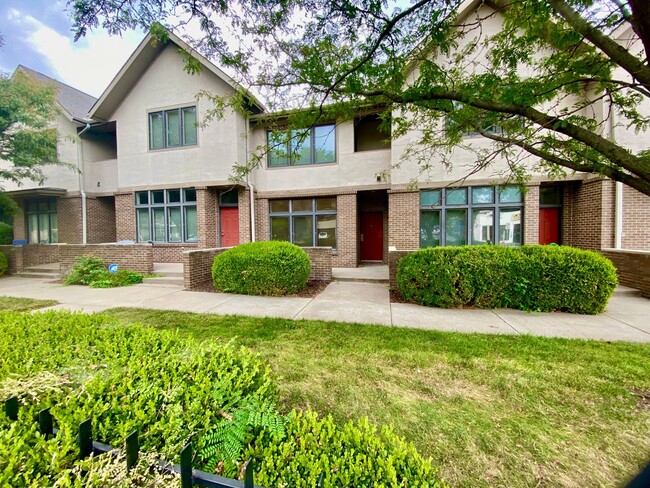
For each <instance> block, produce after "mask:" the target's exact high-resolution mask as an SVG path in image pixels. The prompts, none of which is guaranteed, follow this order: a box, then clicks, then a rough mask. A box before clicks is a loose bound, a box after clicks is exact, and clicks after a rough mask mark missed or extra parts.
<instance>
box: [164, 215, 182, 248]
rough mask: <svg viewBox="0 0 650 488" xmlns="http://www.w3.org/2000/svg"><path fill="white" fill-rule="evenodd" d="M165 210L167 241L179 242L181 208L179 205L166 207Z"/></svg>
mask: <svg viewBox="0 0 650 488" xmlns="http://www.w3.org/2000/svg"><path fill="white" fill-rule="evenodd" d="M167 212H168V213H167V218H168V219H169V222H168V226H169V232H168V236H169V242H181V240H182V236H181V209H180V207H176V208H168V209H167Z"/></svg>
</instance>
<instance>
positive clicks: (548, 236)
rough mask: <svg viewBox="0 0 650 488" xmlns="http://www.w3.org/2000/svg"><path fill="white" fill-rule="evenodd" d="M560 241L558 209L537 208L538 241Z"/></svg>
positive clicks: (556, 242)
mask: <svg viewBox="0 0 650 488" xmlns="http://www.w3.org/2000/svg"><path fill="white" fill-rule="evenodd" d="M552 242H554V243H555V244H559V243H560V209H559V208H540V209H539V243H540V244H550V243H552Z"/></svg>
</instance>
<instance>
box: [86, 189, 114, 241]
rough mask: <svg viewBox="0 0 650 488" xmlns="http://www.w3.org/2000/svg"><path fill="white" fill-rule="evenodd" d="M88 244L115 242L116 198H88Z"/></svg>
mask: <svg viewBox="0 0 650 488" xmlns="http://www.w3.org/2000/svg"><path fill="white" fill-rule="evenodd" d="M86 215H87V218H88V222H87V232H88V244H102V243H105V242H115V199H114V198H112V197H101V198H91V197H88V199H87V200H86Z"/></svg>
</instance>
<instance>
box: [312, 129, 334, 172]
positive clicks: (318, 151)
mask: <svg viewBox="0 0 650 488" xmlns="http://www.w3.org/2000/svg"><path fill="white" fill-rule="evenodd" d="M314 155H315V161H314V162H316V163H333V162H334V161H336V130H335V126H334V125H322V126H320V127H314Z"/></svg>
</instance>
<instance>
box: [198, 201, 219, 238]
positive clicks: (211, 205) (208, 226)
mask: <svg viewBox="0 0 650 488" xmlns="http://www.w3.org/2000/svg"><path fill="white" fill-rule="evenodd" d="M196 220H197V226H198V233H199V235H198V237H199V247H201V248H213V247H217V192H216V191H215V190H213V189H210V188H197V189H196Z"/></svg>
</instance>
